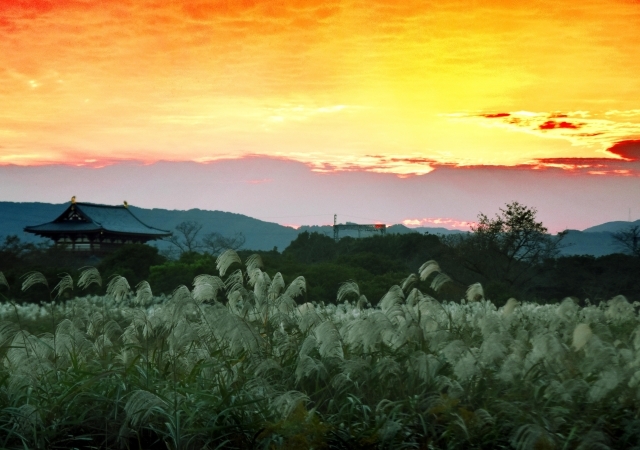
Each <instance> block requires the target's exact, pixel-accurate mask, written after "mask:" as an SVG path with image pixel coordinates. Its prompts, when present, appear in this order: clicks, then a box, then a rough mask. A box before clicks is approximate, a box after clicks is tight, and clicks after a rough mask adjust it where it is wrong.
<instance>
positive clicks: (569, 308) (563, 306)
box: [556, 297, 579, 320]
mask: <svg viewBox="0 0 640 450" xmlns="http://www.w3.org/2000/svg"><path fill="white" fill-rule="evenodd" d="M578 309H579V307H578V304H577V303H576V301H575V300H574V299H573V298H572V297H566V298H565V299H564V300H562V302H561V303H560V305H558V307H557V308H556V314H557V315H558V316H559V317H560V318H562V319H563V320H571V319H572V318H573V317H575V315H576V314H577V313H578Z"/></svg>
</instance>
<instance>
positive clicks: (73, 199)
mask: <svg viewBox="0 0 640 450" xmlns="http://www.w3.org/2000/svg"><path fill="white" fill-rule="evenodd" d="M75 203H76V196H75V195H74V196H73V197H71V204H72V205H74V204H75Z"/></svg>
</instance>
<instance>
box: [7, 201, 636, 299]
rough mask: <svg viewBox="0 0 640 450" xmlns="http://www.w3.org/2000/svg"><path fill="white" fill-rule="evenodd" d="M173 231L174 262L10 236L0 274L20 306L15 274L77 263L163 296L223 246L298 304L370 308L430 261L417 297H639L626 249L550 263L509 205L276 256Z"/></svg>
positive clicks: (545, 246)
mask: <svg viewBox="0 0 640 450" xmlns="http://www.w3.org/2000/svg"><path fill="white" fill-rule="evenodd" d="M182 228H183V229H180V230H177V231H178V234H177V235H176V236H175V237H174V238H173V241H175V242H176V244H175V249H176V250H178V251H177V252H174V254H173V255H170V254H169V255H166V254H160V253H159V252H158V249H157V248H155V247H151V246H148V245H141V244H137V245H136V244H134V245H127V246H124V247H122V248H121V249H119V250H117V251H115V252H113V253H111V254H108V255H106V256H103V257H102V258H98V257H96V256H87V255H83V254H80V253H71V252H68V251H65V250H63V249H60V248H56V247H46V246H36V245H33V244H27V243H23V242H21V241H20V240H19V239H18V238H17V237H16V236H9V237H6V238H5V239H4V241H3V242H1V243H0V270H1V271H3V272H4V274H5V276H6V277H7V279H8V281H9V283H10V284H11V285H12V286H15V288H13V290H12V295H14V296H15V297H16V298H18V299H20V300H25V301H38V300H43V299H44V300H46V299H47V298H48V297H47V296H46V295H45V294H44V291H43V292H38V291H37V290H33V291H29V292H26V293H22V292H20V277H21V276H22V275H24V274H25V273H27V272H29V271H32V270H38V271H40V272H42V273H44V274H45V276H46V277H47V278H48V279H49V280H50V281H49V282H50V283H53V284H55V283H56V282H57V279H58V278H59V276H60V274H62V273H70V274H72V275H73V276H75V275H76V274H77V273H78V270H79V269H80V268H82V267H84V266H95V267H97V268H98V269H99V270H100V272H101V273H102V274H103V275H104V276H106V277H110V276H112V275H115V274H118V275H122V276H124V277H125V278H127V280H129V284H130V285H131V286H132V287H133V286H135V285H136V284H137V283H139V282H141V281H143V280H147V281H149V283H150V284H151V286H152V288H153V289H154V292H155V293H158V294H159V293H165V294H170V293H171V292H172V291H173V289H175V288H176V286H180V285H186V286H190V285H191V283H192V281H193V279H194V277H195V276H197V275H200V274H203V273H208V274H215V273H217V270H216V257H217V254H218V253H219V251H220V250H221V249H222V247H223V246H224V245H225V244H226V246H227V247H235V248H236V249H237V250H238V252H239V253H240V254H241V256H242V257H243V258H246V257H247V256H249V255H250V254H252V253H259V254H260V255H261V257H262V259H263V261H264V264H265V271H266V272H267V273H270V274H275V273H276V272H280V273H281V274H282V275H283V277H284V278H285V280H287V281H291V280H293V279H294V278H295V277H297V276H299V275H302V276H304V277H305V278H306V280H307V286H308V289H307V292H306V294H305V295H306V297H305V298H304V301H313V302H318V303H320V302H325V303H326V302H332V301H335V300H336V292H337V290H338V288H339V287H340V285H341V284H342V283H343V282H345V281H348V280H353V281H355V282H357V283H358V285H359V286H360V290H361V292H362V294H364V295H365V296H366V297H367V299H368V301H369V302H370V303H371V304H374V305H375V304H376V303H377V302H378V301H379V300H380V298H381V297H382V296H383V295H384V294H385V293H386V292H387V290H388V289H389V286H391V285H394V284H397V285H400V284H402V283H403V281H404V280H405V279H406V278H407V276H408V275H409V274H412V273H418V270H419V269H420V266H421V265H422V264H423V263H424V262H426V261H430V260H435V261H437V262H438V264H439V268H440V270H441V271H442V273H445V274H446V275H447V280H448V281H447V282H446V283H443V284H442V286H438V290H437V291H436V290H434V289H432V281H433V276H432V277H429V278H427V279H426V280H419V279H416V280H414V281H413V282H414V283H415V287H417V288H418V289H420V290H421V291H423V292H425V293H428V294H430V295H432V296H434V297H436V298H441V299H459V298H462V297H463V296H464V293H465V290H466V288H467V286H469V285H470V284H473V283H476V282H479V283H481V284H482V286H483V287H484V294H485V297H486V298H489V299H491V300H492V301H494V302H495V303H496V304H497V305H499V306H500V305H502V304H504V303H505V302H506V301H507V299H509V298H510V297H515V298H518V299H521V300H530V301H537V302H557V301H559V300H561V299H563V298H565V297H568V296H573V297H575V298H577V299H578V300H579V301H581V302H585V301H586V299H589V300H590V301H591V302H600V301H604V300H608V299H609V298H611V297H613V296H615V295H618V294H622V295H625V296H626V297H627V298H629V300H631V301H635V300H640V278H638V277H637V274H638V273H640V257H638V255H637V252H635V251H634V250H635V247H633V245H632V246H631V248H630V249H627V252H626V254H623V253H620V254H613V255H607V256H602V257H598V258H596V257H593V256H564V257H558V251H559V248H560V246H561V245H562V237H563V236H562V234H560V235H559V236H550V235H549V234H548V233H547V230H546V228H545V227H544V226H543V224H542V223H540V222H537V221H536V210H535V209H533V208H528V207H526V206H523V205H521V204H518V203H516V202H514V203H511V204H509V205H506V207H505V208H504V209H501V210H500V213H498V214H497V215H496V216H495V218H489V217H487V216H486V215H484V214H480V215H479V220H478V224H477V225H476V226H475V227H474V228H473V229H472V232H471V233H468V234H462V235H454V236H453V237H451V236H449V237H445V236H438V235H431V234H419V233H411V234H403V235H401V234H389V235H386V236H379V235H376V236H372V237H367V238H362V239H355V238H351V237H345V238H342V239H340V240H339V241H338V242H336V241H334V240H333V238H331V237H329V236H326V235H324V234H320V233H309V232H304V233H301V234H299V235H298V237H297V238H296V239H295V240H294V241H293V242H291V244H290V245H289V246H288V247H287V248H286V249H285V250H284V251H282V252H281V253H280V252H278V251H276V250H275V249H274V250H272V251H267V252H265V251H261V252H254V251H251V250H240V249H239V247H241V246H242V244H243V243H244V237H243V236H241V235H236V236H234V237H231V238H228V237H227V238H225V237H223V236H218V235H215V236H214V235H208V236H205V238H206V239H205V240H208V241H209V242H208V245H207V244H206V243H205V244H201V243H200V242H199V241H197V239H196V237H197V230H198V228H197V224H185V226H184V227H182ZM631 231H634V230H631ZM631 231H630V233H631ZM620 236H621V238H623V237H625V236H626V235H623V234H620ZM630 236H631V237H630V238H629V239H628V241H629V242H631V243H632V244H633V243H635V241H634V240H633V237H634V236H635V234H633V233H631V234H630ZM214 241H215V242H214ZM621 249H622V250H624V248H622V247H621ZM172 256H173V257H172ZM237 268H240V267H237ZM232 269H233V270H235V269H236V268H232Z"/></svg>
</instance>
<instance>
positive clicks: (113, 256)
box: [98, 244, 167, 286]
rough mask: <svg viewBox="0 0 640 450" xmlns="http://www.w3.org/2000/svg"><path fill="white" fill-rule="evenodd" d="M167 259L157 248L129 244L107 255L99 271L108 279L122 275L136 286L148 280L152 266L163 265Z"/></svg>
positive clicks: (99, 266)
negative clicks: (115, 275)
mask: <svg viewBox="0 0 640 450" xmlns="http://www.w3.org/2000/svg"><path fill="white" fill-rule="evenodd" d="M166 260H167V259H166V258H165V257H164V256H162V255H160V254H159V253H158V249H157V248H156V247H151V246H150V245H146V244H128V245H124V246H122V247H121V248H119V249H118V250H116V251H114V252H113V253H110V254H109V255H107V256H106V257H105V258H104V259H103V260H102V261H101V262H100V264H99V265H98V270H100V273H102V275H103V276H104V277H106V278H108V277H109V276H111V275H114V274H118V275H121V276H123V277H125V278H127V280H128V281H129V284H130V285H131V286H135V285H136V284H138V283H139V282H140V281H143V280H147V279H148V278H149V275H150V273H151V272H150V268H151V266H157V265H160V264H163V263H164V262H165V261H166Z"/></svg>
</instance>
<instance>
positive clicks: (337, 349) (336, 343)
mask: <svg viewBox="0 0 640 450" xmlns="http://www.w3.org/2000/svg"><path fill="white" fill-rule="evenodd" d="M314 334H315V336H316V340H317V342H318V345H319V346H318V352H319V353H320V356H321V357H323V358H340V359H342V358H344V351H343V350H342V339H341V337H340V332H339V331H338V329H337V328H336V326H335V324H334V323H333V322H332V321H331V320H327V321H325V322H323V323H322V324H320V325H319V326H317V327H316V328H315V330H314Z"/></svg>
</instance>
